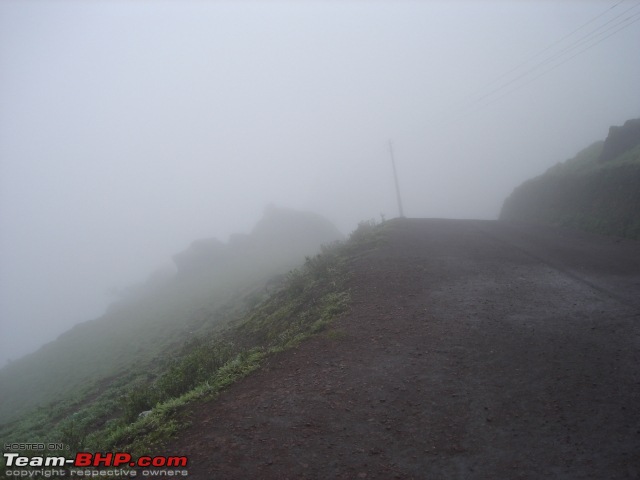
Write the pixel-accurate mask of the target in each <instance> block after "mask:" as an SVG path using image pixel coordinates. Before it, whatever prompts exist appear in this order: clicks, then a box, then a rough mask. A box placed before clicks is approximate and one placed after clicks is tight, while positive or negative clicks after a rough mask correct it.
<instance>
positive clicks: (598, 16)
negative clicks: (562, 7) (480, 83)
mask: <svg viewBox="0 0 640 480" xmlns="http://www.w3.org/2000/svg"><path fill="white" fill-rule="evenodd" d="M624 1H625V0H619V1H618V2H617V3H616V4H614V5H612V6H611V7H609V8H607V9H606V10H604V11H603V12H601V13H600V14H598V15H596V16H595V17H593V18H592V19H591V20H589V21H588V22H586V23H583V24H582V25H580V26H579V27H578V28H576V29H575V30H572V31H571V32H569V33H568V34H566V35H565V36H563V37H562V38H560V39H558V40H556V41H555V42H553V43H551V44H550V45H548V46H546V47H545V48H543V49H542V50H540V51H539V52H538V53H536V54H534V55H532V56H530V57H529V58H527V59H526V60H525V61H524V62H521V63H519V64H518V65H516V66H515V67H513V68H511V69H510V70H507V71H506V72H504V73H503V74H501V75H499V76H498V77H496V78H494V79H493V80H492V81H491V82H489V83H488V84H487V85H486V86H485V87H484V88H488V87H489V86H491V85H493V84H494V83H496V82H498V81H499V80H501V79H502V78H504V77H506V76H507V75H509V74H511V73H513V72H515V71H516V70H518V69H520V68H521V67H523V66H525V65H526V64H528V63H530V62H531V61H532V60H534V59H536V58H538V57H539V56H540V55H542V54H543V53H545V52H547V51H549V50H551V49H552V48H553V47H555V46H556V45H558V44H559V43H560V42H563V41H564V40H566V39H567V38H569V37H571V36H572V35H573V34H575V33H577V32H579V31H580V30H582V29H583V28H584V27H586V26H587V25H590V24H592V23H593V22H595V21H596V20H597V19H599V18H600V17H602V16H604V15H606V14H607V13H609V12H610V11H611V10H613V9H614V8H616V7H617V6H618V5H620V4H621V3H623V2H624Z"/></svg>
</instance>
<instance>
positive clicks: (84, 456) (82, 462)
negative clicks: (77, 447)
mask: <svg viewBox="0 0 640 480" xmlns="http://www.w3.org/2000/svg"><path fill="white" fill-rule="evenodd" d="M3 455H4V459H5V467H6V468H7V469H9V470H7V471H6V472H5V473H6V474H7V475H8V476H12V477H23V476H25V475H23V473H24V472H26V471H28V470H29V469H31V471H30V472H29V473H30V474H29V476H30V477H33V476H46V477H48V476H49V475H47V474H46V473H47V472H48V473H51V470H46V469H60V471H59V472H56V473H57V474H58V475H59V476H66V475H67V474H68V475H70V476H71V477H94V478H95V477H106V476H114V474H116V473H117V474H118V475H123V476H137V475H138V474H140V473H141V474H142V476H156V475H162V476H170V477H173V476H176V477H178V476H186V475H188V472H187V470H185V468H186V467H187V463H188V458H187V457H186V456H173V457H171V456H164V455H160V456H155V457H151V456H141V457H139V458H137V459H136V458H134V457H133V456H132V455H131V454H129V453H126V452H116V453H91V452H78V453H76V455H75V457H74V458H66V457H62V456H44V455H36V456H32V457H29V456H25V455H21V454H20V453H14V452H9V453H4V454H3ZM134 468H143V469H145V470H142V471H141V472H138V471H136V470H133V469H134ZM160 468H161V469H162V470H161V471H160V470H154V469H160ZM12 469H14V470H12ZM15 469H17V470H15ZM33 469H42V470H40V471H38V470H33ZM114 469H115V471H114Z"/></svg>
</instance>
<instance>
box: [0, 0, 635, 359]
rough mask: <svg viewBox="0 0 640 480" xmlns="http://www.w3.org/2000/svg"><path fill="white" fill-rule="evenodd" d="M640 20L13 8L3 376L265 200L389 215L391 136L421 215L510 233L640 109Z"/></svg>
mask: <svg viewBox="0 0 640 480" xmlns="http://www.w3.org/2000/svg"><path fill="white" fill-rule="evenodd" d="M634 5H635V6H634ZM637 7H638V3H637V2H635V3H633V2H631V1H629V0H626V1H622V2H619V1H618V2H615V1H610V2H605V1H580V2H577V1H575V2H566V1H563V2H560V1H558V2H551V1H548V2H506V1H497V2H485V1H480V2H478V1H475V2H459V1H458V2H427V1H425V2H391V1H389V2H383V1H380V2H365V1H358V2H355V1H354V2H329V1H327V2H260V3H258V2H256V3H253V2H245V1H242V2H228V3H227V2H203V1H197V2H183V1H180V2H178V1H174V2H170V1H167V2H145V1H138V2H133V1H131V2H126V1H120V2H106V1H105V2H76V1H70V2H55V1H52V2H34V1H7V0H5V1H3V2H2V3H0V320H1V326H0V327H1V331H0V364H4V363H5V362H6V361H7V359H16V358H18V357H19V356H21V355H24V354H26V353H28V352H30V351H33V350H34V349H36V348H37V347H38V346H40V345H42V344H43V343H45V342H48V341H51V340H53V339H55V338H56V337H57V336H58V335H59V334H60V333H62V332H63V331H64V330H66V329H68V328H69V327H70V326H72V325H73V324H75V323H78V322H80V321H84V320H89V319H92V318H96V317H98V316H100V315H101V314H102V312H103V311H104V309H105V307H106V305H107V304H108V303H109V302H110V301H111V300H112V298H111V297H110V296H109V292H110V291H113V290H114V289H115V290H117V289H121V288H125V287H127V286H128V285H130V284H134V283H136V282H140V281H143V280H144V279H145V278H146V276H147V275H148V274H149V273H151V272H152V271H153V270H155V269H157V268H161V267H163V266H167V265H168V264H169V263H170V259H171V256H172V255H173V254H175V253H177V252H179V251H181V250H184V249H185V248H187V247H188V245H189V244H190V243H191V241H192V240H195V239H198V238H204V237H217V238H219V239H221V240H223V241H226V240H227V239H228V237H229V235H230V234H231V233H234V232H248V231H249V230H250V229H251V228H252V226H253V225H254V224H255V223H256V221H257V220H258V219H259V218H260V216H261V214H262V212H263V210H264V208H265V206H266V205H268V204H270V203H272V204H275V205H279V206H284V207H290V208H295V209H299V210H311V211H315V212H317V213H320V214H322V215H324V216H326V217H327V218H328V219H330V220H331V221H333V222H334V223H335V224H336V226H337V227H338V228H339V229H340V230H341V231H343V232H344V233H348V232H349V231H350V230H352V229H353V228H354V227H355V226H356V225H357V223H358V221H360V220H366V219H371V218H375V219H380V218H381V215H383V216H385V217H386V218H391V217H394V216H396V215H397V207H396V203H395V192H394V185H393V176H392V169H391V163H390V156H389V148H388V142H389V140H392V141H393V148H394V154H395V159H396V163H397V169H398V176H399V183H400V188H401V191H402V197H403V203H404V211H405V214H406V215H407V216H410V217H451V218H485V219H494V218H496V217H497V215H498V213H499V210H500V207H501V204H502V201H503V200H504V199H505V197H506V196H508V195H509V193H510V192H511V191H512V190H513V188H514V187H516V186H517V185H518V184H519V183H521V182H522V181H524V180H526V179H527V178H530V177H532V176H534V175H537V174H540V173H542V172H543V171H544V170H545V169H546V168H548V167H550V166H552V165H554V164H555V163H556V162H558V161H563V160H565V159H567V158H569V157H572V156H573V155H574V154H575V153H576V152H577V151H578V150H580V149H582V148H583V147H586V146H587V145H588V144H590V143H591V142H593V141H595V140H598V139H603V138H604V137H606V134H607V132H608V127H609V126H610V125H620V124H622V123H623V122H624V121H625V120H627V119H629V118H633V117H638V116H640V88H638V85H640V57H639V56H638V46H639V45H640V22H637V20H638V19H640V17H639V16H638V14H639V13H640V8H637ZM620 15H622V16H620ZM634 15H635V16H634ZM605 22H611V23H608V24H605ZM621 22H622V23H621ZM633 22H636V23H633ZM580 27H581V28H580ZM600 27H602V29H601V30H597V31H596V29H597V28H600ZM606 29H609V30H606ZM592 31H595V32H594V35H596V34H598V33H601V34H600V36H594V37H588V38H586V39H585V41H584V42H583V43H580V44H577V45H576V47H575V48H569V47H570V46H571V45H572V42H576V41H578V40H579V39H580V38H581V37H583V36H585V35H587V34H589V33H590V32H592ZM590 38H591V39H590ZM563 49H565V51H564V53H562V52H563ZM554 56H555V57H554ZM514 68H515V69H514Z"/></svg>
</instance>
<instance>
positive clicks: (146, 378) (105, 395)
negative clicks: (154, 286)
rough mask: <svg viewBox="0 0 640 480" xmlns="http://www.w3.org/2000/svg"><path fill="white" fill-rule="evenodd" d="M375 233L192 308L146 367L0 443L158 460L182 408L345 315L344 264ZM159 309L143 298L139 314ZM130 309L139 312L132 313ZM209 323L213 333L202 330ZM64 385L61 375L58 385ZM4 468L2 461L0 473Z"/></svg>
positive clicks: (182, 421) (65, 403)
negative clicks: (213, 304)
mask: <svg viewBox="0 0 640 480" xmlns="http://www.w3.org/2000/svg"><path fill="white" fill-rule="evenodd" d="M383 230H384V226H374V225H373V224H372V223H363V224H361V225H360V227H359V228H358V229H357V230H356V231H355V232H354V233H353V234H352V235H351V237H350V239H349V240H348V241H346V242H334V243H332V244H331V245H329V246H324V247H323V248H322V251H321V253H320V254H318V255H315V256H308V257H307V258H306V260H305V261H304V262H303V264H302V265H301V266H300V267H299V268H297V269H294V270H292V271H290V272H289V273H287V274H286V275H277V276H276V277H272V279H271V280H270V281H268V282H266V286H265V283H264V282H262V283H261V287H259V288H249V287H247V288H245V289H244V290H243V291H241V292H236V293H235V295H232V296H228V297H227V298H226V301H224V302H221V303H218V304H217V307H216V308H215V309H214V310H211V311H210V312H208V311H207V308H209V307H207V306H206V305H207V304H204V305H195V304H194V305H192V309H193V310H194V311H195V312H196V313H194V314H193V316H191V317H189V319H190V322H186V323H184V324H183V326H181V327H176V329H174V330H173V332H174V337H173V338H172V339H171V342H168V343H166V345H169V347H168V348H158V349H157V352H158V354H157V355H156V356H152V355H149V354H148V353H147V357H148V360H147V361H146V362H140V363H133V364H131V363H129V364H128V365H124V364H123V365H122V366H121V368H120V370H119V373H118V374H116V375H107V376H103V377H101V378H98V377H97V376H94V377H93V378H86V379H85V382H82V383H80V384H78V385H75V386H73V387H69V389H68V390H67V391H66V395H61V396H60V397H59V398H58V399H57V400H56V401H52V402H50V403H47V404H45V405H42V406H40V407H38V408H36V409H31V410H30V411H29V412H27V413H25V414H23V415H21V416H19V417H18V418H16V419H14V420H12V421H10V422H6V423H4V424H3V425H1V426H0V436H1V437H2V439H3V441H4V442H5V443H9V442H24V441H29V442H44V443H48V442H60V443H64V444H66V445H68V446H69V450H68V451H66V452H64V455H68V456H72V455H73V454H74V453H75V452H76V451H80V450H90V451H121V450H127V451H131V452H134V453H137V454H143V453H144V454H148V453H149V452H152V451H154V450H155V451H158V448H160V446H161V445H162V444H163V442H164V441H165V440H167V439H168V438H170V437H171V436H172V435H173V434H175V433H176V432H177V431H178V430H180V429H181V428H182V427H183V426H184V425H186V424H187V422H188V420H187V417H186V413H187V411H188V408H187V407H188V405H189V404H190V403H192V402H194V401H199V400H201V399H206V398H211V397H212V396H215V395H217V394H218V392H219V391H220V390H221V389H224V388H225V387H226V386H228V385H229V384H231V383H233V382H234V381H236V380H237V379H239V378H241V377H243V376H245V375H247V374H248V373H249V372H251V371H253V370H254V369H256V368H258V367H259V366H260V364H261V362H262V360H263V359H264V358H265V357H267V356H269V355H271V354H273V353H275V352H279V351H281V350H283V349H287V348H291V347H295V346H296V345H298V344H299V343H300V342H301V341H302V340H304V339H305V338H306V337H308V336H310V335H313V334H315V333H318V332H321V331H323V330H325V329H327V327H328V326H329V325H330V322H331V320H332V319H333V318H334V317H335V316H336V315H338V314H340V313H341V312H343V311H345V310H346V309H347V308H348V305H349V292H348V290H347V287H346V281H347V279H348V276H349V261H350V258H351V257H352V256H353V255H355V254H356V253H361V252H362V251H364V250H367V249H369V248H375V246H376V245H377V244H378V243H379V242H380V241H381V240H380V239H381V235H382V232H383ZM165 293H167V290H165ZM158 299H159V297H158V296H156V295H151V296H150V297H149V298H148V299H147V301H146V305H147V306H149V307H150V306H151V305H150V304H151V303H152V301H157V300H158ZM134 304H136V305H138V304H137V303H136V302H134ZM121 308H122V310H121V312H125V311H129V310H128V308H127V307H124V306H123V307H121ZM137 308H139V309H140V312H142V307H141V306H140V305H138V306H137ZM157 310H160V307H158V308H157ZM122 314H123V313H122ZM207 323H209V324H211V325H213V328H205V325H207ZM99 324H100V321H96V322H95V325H93V326H80V327H77V328H76V329H74V330H75V331H73V330H72V331H71V332H69V333H68V334H67V335H65V336H64V337H63V339H61V340H60V341H62V340H64V339H65V338H68V339H69V340H68V341H69V342H71V341H72V340H73V339H74V338H81V335H84V333H86V332H83V330H85V329H87V330H92V329H93V328H96V326H97V325H99ZM184 325H189V327H188V328H191V327H193V326H195V328H196V330H188V328H187V327H184ZM178 332H182V333H178ZM329 334H330V331H329ZM118 338H119V339H120V340H124V339H125V338H126V335H124V334H122V336H120V337H118ZM111 341H112V342H113V343H111V344H110V345H111V347H113V348H115V347H117V345H116V340H114V339H112V340H111ZM95 344H96V342H95V341H94V347H95ZM96 348H97V347H96ZM123 351H124V349H122V348H120V349H119V350H118V352H119V353H122V352H123ZM84 353H85V354H86V355H87V357H86V359H87V362H89V363H99V362H97V361H96V360H94V359H93V354H92V352H91V351H90V350H86V351H85V352H84ZM139 358H142V357H139ZM110 363H111V364H112V365H114V364H118V363H120V362H119V361H117V362H116V361H115V359H112V360H111V362H110ZM41 367H44V366H42V365H41ZM96 368H97V367H96ZM110 373H113V370H111V372H110ZM64 376H65V373H64V372H59V376H58V379H59V380H60V381H63V378H62V377H64ZM58 454H61V453H58ZM2 466H3V465H2V460H1V459H0V471H2V470H3V468H2Z"/></svg>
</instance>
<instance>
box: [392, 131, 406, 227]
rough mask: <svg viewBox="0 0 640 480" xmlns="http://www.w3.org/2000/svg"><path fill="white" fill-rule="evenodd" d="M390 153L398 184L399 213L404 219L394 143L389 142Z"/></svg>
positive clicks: (394, 177)
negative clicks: (394, 155)
mask: <svg viewBox="0 0 640 480" xmlns="http://www.w3.org/2000/svg"><path fill="white" fill-rule="evenodd" d="M389 153H391V166H392V167H393V181H394V182H395V184H396V197H397V198H398V211H399V212H400V218H404V212H403V211H402V198H401V197H400V186H399V185H398V172H397V171H396V160H395V158H393V143H391V140H389Z"/></svg>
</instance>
